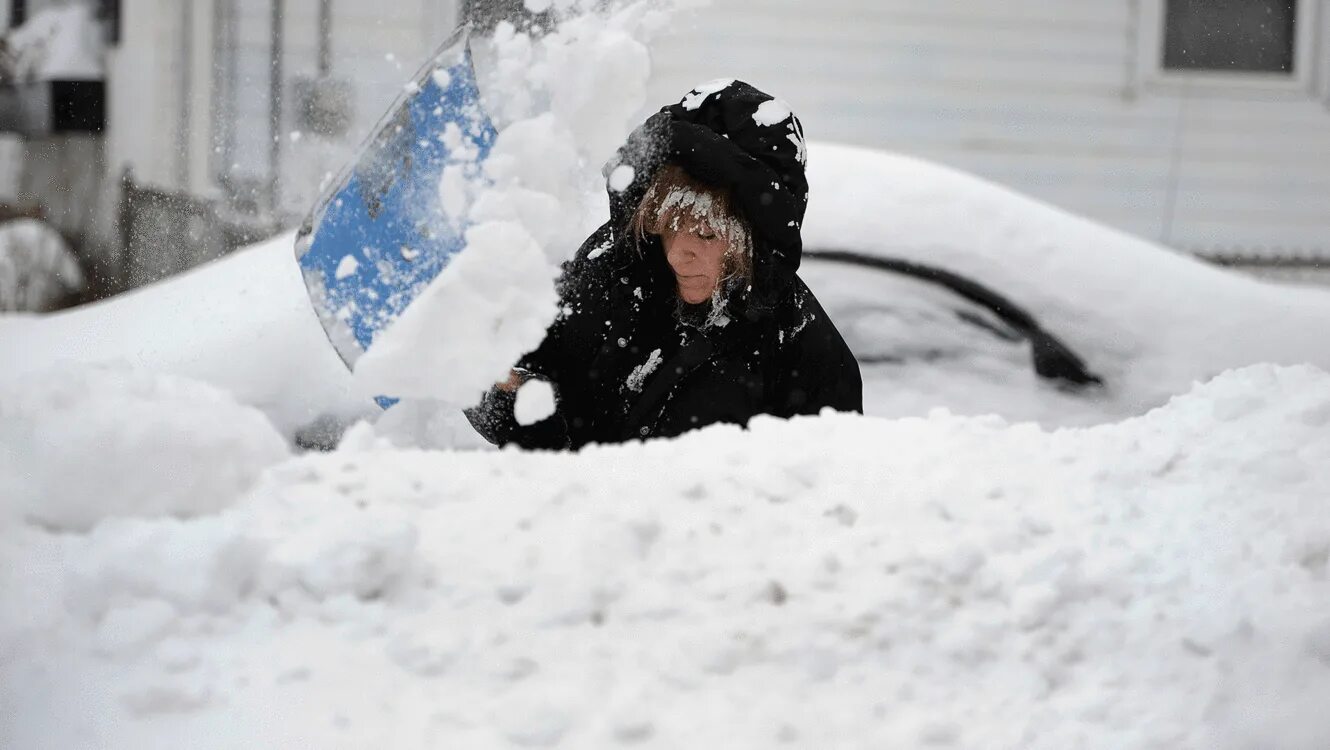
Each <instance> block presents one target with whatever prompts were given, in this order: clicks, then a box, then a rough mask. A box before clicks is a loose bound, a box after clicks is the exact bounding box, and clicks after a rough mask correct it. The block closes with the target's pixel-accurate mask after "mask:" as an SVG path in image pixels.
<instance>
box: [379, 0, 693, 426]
mask: <svg viewBox="0 0 1330 750" xmlns="http://www.w3.org/2000/svg"><path fill="white" fill-rule="evenodd" d="M675 4H676V3H665V4H648V3H644V2H634V3H629V4H626V5H621V6H619V7H612V8H610V9H607V10H600V9H597V6H600V5H603V3H598V2H591V1H590V0H565V1H564V2H557V3H555V4H554V7H553V9H552V10H553V12H554V13H555V15H556V17H557V18H559V19H560V20H558V21H557V23H555V24H554V25H553V26H552V27H551V28H548V29H542V28H532V29H527V30H519V29H517V28H516V27H515V26H514V25H513V24H512V23H509V22H502V23H500V24H499V26H498V28H497V29H496V31H495V33H494V35H493V37H492V38H490V39H486V40H476V42H475V44H476V59H477V68H478V70H479V75H480V86H481V91H482V93H483V96H484V102H485V106H486V109H487V110H488V111H489V113H490V114H491V115H492V116H493V117H494V119H495V123H496V125H497V126H498V127H499V135H498V138H497V140H496V141H495V145H494V148H493V150H492V152H491V154H490V156H489V157H488V158H487V159H486V161H485V164H484V165H483V174H482V175H481V176H480V177H479V178H475V177H472V176H471V175H472V174H473V173H474V172H475V170H474V164H471V163H468V162H467V161H466V160H465V159H463V160H461V161H458V162H457V163H454V164H450V165H449V166H447V167H446V168H445V170H444V173H443V177H442V179H441V181H440V186H439V200H440V201H441V202H442V203H443V205H444V206H445V208H446V209H447V211H448V213H449V214H450V215H452V216H455V217H459V218H462V217H464V218H465V220H466V221H467V222H468V223H470V224H471V225H472V226H471V228H470V229H469V230H468V231H467V233H466V248H465V249H464V250H463V251H462V253H461V254H460V256H459V257H458V258H456V259H455V260H454V261H453V262H452V263H450V264H449V266H448V267H447V268H445V269H444V271H443V273H441V274H440V275H439V277H438V279H436V280H435V282H434V283H432V284H431V285H430V287H429V288H428V289H426V291H425V292H423V293H422V294H421V296H420V297H419V298H417V299H416V300H415V301H414V302H413V303H412V304H411V306H410V307H408V308H407V310H406V311H405V312H403V314H402V316H401V317H400V318H399V319H398V320H397V322H396V323H394V324H393V325H392V326H391V327H390V328H389V329H388V330H386V331H384V332H383V333H382V334H381V335H380V336H379V337H378V338H376V339H375V342H374V345H373V346H372V347H371V348H370V350H369V351H368V352H367V353H366V354H365V355H364V356H363V357H362V358H361V359H360V360H358V361H357V363H356V381H357V385H358V386H360V387H361V390H362V392H364V393H366V394H381V393H390V394H393V395H395V396H407V397H415V398H439V399H443V400H445V401H450V402H452V403H455V404H471V403H474V402H475V401H476V399H477V398H478V397H479V395H480V394H481V393H482V392H483V391H484V390H485V389H486V388H488V387H489V386H490V385H491V384H493V383H494V382H495V381H498V380H503V379H504V377H505V374H506V373H507V371H508V368H509V367H510V366H511V365H512V363H514V362H515V361H517V359H518V358H519V357H520V356H521V355H522V354H524V353H526V352H527V351H530V350H531V349H533V348H535V346H536V345H537V344H539V343H540V340H541V339H542V338H543V337H544V334H545V329H546V327H547V326H548V325H549V323H550V321H552V320H553V319H554V316H555V314H556V313H557V305H558V299H557V296H556V295H555V292H554V281H555V279H556V278H557V276H558V264H559V263H560V262H562V261H563V260H565V259H567V258H568V257H569V256H571V254H572V253H573V252H574V251H575V250H576V249H577V247H578V246H579V245H580V244H581V242H582V240H583V239H584V238H585V237H586V235H587V234H588V233H589V232H590V231H591V230H592V229H593V228H594V226H595V224H596V223H597V217H599V216H601V215H603V214H604V212H605V206H604V202H605V199H604V194H603V191H602V188H601V186H600V181H599V179H598V170H599V167H600V165H601V164H602V163H603V162H604V161H606V160H607V159H608V158H609V157H610V156H611V155H612V154H613V152H614V149H615V148H617V147H618V146H619V145H620V144H621V143H622V142H623V140H624V138H625V137H626V136H627V135H628V132H629V130H630V129H631V128H632V126H633V125H635V124H636V122H635V120H636V118H637V117H638V116H639V114H640V110H641V109H642V107H643V105H644V104H645V101H644V99H643V90H644V88H645V84H646V81H647V78H648V74H649V71H650V64H649V58H648V53H647V48H646V44H645V39H647V38H649V37H650V36H651V35H653V34H654V33H656V32H657V31H659V30H660V29H661V28H662V27H663V26H664V24H665V22H666V21H667V19H668V18H669V15H670V13H671V12H672V8H673V6H674V5H675ZM651 5H658V6H659V7H651ZM446 135H447V134H445V136H446Z"/></svg>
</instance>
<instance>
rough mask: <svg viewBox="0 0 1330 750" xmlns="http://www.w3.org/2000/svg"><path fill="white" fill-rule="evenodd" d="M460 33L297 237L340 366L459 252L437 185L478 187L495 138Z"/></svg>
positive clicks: (460, 231)
mask: <svg viewBox="0 0 1330 750" xmlns="http://www.w3.org/2000/svg"><path fill="white" fill-rule="evenodd" d="M467 32H468V29H467V28H466V27H463V28H461V29H459V30H458V31H457V32H456V33H455V34H453V35H452V37H450V38H449V39H448V41H447V42H445V43H444V44H443V45H442V46H441V47H440V49H439V51H438V52H437V53H436V54H435V55H434V56H433V57H432V58H431V60H430V62H429V63H427V64H426V65H425V67H424V68H423V69H422V70H421V71H420V73H418V74H417V75H416V77H415V78H414V79H413V81H412V83H410V84H408V86H407V91H406V93H404V94H403V95H402V96H401V97H399V98H398V100H397V101H396V102H395V103H394V104H393V106H392V107H391V108H390V109H389V110H388V113H387V114H386V115H385V116H384V118H383V119H382V120H381V121H380V122H379V125H378V127H377V128H376V129H375V131H374V134H373V135H372V136H370V138H369V140H368V141H367V143H366V145H365V146H364V148H363V149H362V151H361V153H360V156H359V157H358V158H357V159H356V161H355V162H354V163H353V164H351V165H350V166H349V167H348V168H347V169H346V170H345V171H344V172H343V174H342V175H341V177H339V179H338V180H337V182H336V183H334V185H333V186H332V188H331V189H330V190H329V191H328V192H327V194H326V195H325V196H324V197H323V198H322V199H321V200H320V201H319V203H318V204H317V205H316V206H315V207H314V209H313V210H312V211H311V212H310V214H309V216H308V217H307V218H306V220H305V222H304V223H303V225H302V227H301V229H300V231H299V232H298V233H297V236H296V258H297V261H298V263H299V264H300V269H301V272H302V274H303V275H304V279H305V286H306V289H307V290H308V292H309V296H310V301H311V302H312V303H313V305H314V310H315V312H316V313H318V317H319V321H320V322H321V323H322V324H323V329H324V331H325V332H326V333H327V334H328V338H329V340H330V341H331V342H332V344H333V346H334V348H336V349H337V353H338V354H339V355H340V356H341V357H342V360H343V361H344V362H345V363H346V364H347V366H348V367H351V366H353V365H354V364H355V361H356V360H357V359H358V358H359V357H360V355H361V354H363V353H364V352H365V351H366V350H368V349H369V347H370V345H371V344H373V342H374V338H375V337H376V336H377V335H378V334H379V332H380V331H383V330H384V329H386V328H387V327H388V326H389V325H391V324H392V322H393V321H394V320H396V319H397V317H398V316H399V315H401V313H402V311H403V310H405V309H406V307H407V305H409V304H411V301H412V300H414V299H415V298H416V297H417V296H419V294H420V293H421V292H422V291H424V289H425V287H426V286H428V285H429V283H430V282H431V281H432V280H434V278H435V277H436V276H438V275H439V273H440V272H441V271H443V269H444V268H445V267H446V266H447V265H448V263H449V262H450V261H451V260H452V258H453V256H455V255H456V254H457V253H458V252H460V251H461V250H462V248H463V247H464V246H465V239H464V237H465V233H466V229H467V226H468V224H467V220H466V217H465V216H453V215H449V213H448V211H447V210H446V208H445V207H444V205H443V202H442V201H441V200H440V196H439V182H440V179H441V178H442V176H443V170H444V167H445V166H448V165H450V164H451V165H457V167H458V168H459V169H462V170H463V171H464V173H465V174H466V176H467V177H468V178H469V179H479V178H480V176H481V174H482V166H483V164H484V161H485V159H486V158H487V157H488V156H489V153H490V148H491V147H492V146H493V144H494V138H495V135H496V133H495V130H494V125H493V124H492V123H491V122H490V119H489V117H488V115H486V113H485V110H484V108H483V107H482V106H481V103H480V91H479V88H478V87H477V84H476V75H475V69H474V68H473V67H472V64H471V55H470V51H469V48H468V44H467ZM378 400H379V403H380V405H381V406H385V408H386V406H388V405H391V403H392V400H391V399H384V398H380V399H378Z"/></svg>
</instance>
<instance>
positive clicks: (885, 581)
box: [0, 366, 1330, 750]
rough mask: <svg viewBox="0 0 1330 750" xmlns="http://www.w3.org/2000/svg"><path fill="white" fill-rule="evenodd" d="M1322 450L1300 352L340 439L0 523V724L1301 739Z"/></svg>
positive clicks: (325, 732)
mask: <svg viewBox="0 0 1330 750" xmlns="http://www.w3.org/2000/svg"><path fill="white" fill-rule="evenodd" d="M810 447H811V448H810ZM228 458H229V456H228V455H226V454H225V453H222V452H219V453H218V455H214V456H211V457H210V459H209V460H210V461H213V462H225V461H227V460H228ZM159 460H160V457H159V456H157V455H146V454H145V455H142V456H140V457H139V460H138V461H137V462H133V461H130V460H126V462H125V466H124V467H123V470H124V471H126V472H139V471H145V470H147V471H163V470H168V467H165V466H161V465H160V464H159ZM1327 466H1330V375H1327V374H1326V373H1324V372H1322V371H1318V370H1316V369H1313V368H1307V367H1303V368H1292V369H1279V368H1275V367H1270V366H1262V367H1254V368H1249V369H1246V370H1241V371H1236V372H1232V373H1229V374H1226V375H1224V376H1222V377H1220V378H1218V379H1216V380H1215V381H1213V382H1211V383H1209V384H1207V385H1205V386H1202V387H1199V388H1197V389H1196V390H1194V391H1193V392H1192V393H1190V394H1189V395H1186V396H1183V397H1179V398H1177V399H1174V400H1173V402H1172V403H1170V404H1168V405H1167V406H1165V407H1163V408H1161V409H1158V410H1156V411H1154V412H1151V413H1150V414H1147V415H1145V416H1143V417H1139V418H1135V419H1131V420H1128V421H1126V422H1122V423H1119V424H1112V425H1104V426H1101V427H1096V428H1091V429H1077V430H1064V431H1058V432H1045V431H1042V430H1040V429H1039V428H1037V427H1035V426H1033V425H1029V424H1019V425H1010V424H1007V423H1005V422H1003V421H1002V420H1000V419H997V418H960V417H954V416H951V415H948V414H946V413H941V412H939V413H935V414H933V415H931V416H930V417H928V418H927V419H903V420H895V421H885V420H878V419H872V418H862V417H854V416H849V415H833V416H828V417H822V418H805V419H796V420H794V421H791V422H780V421H777V420H770V419H760V420H758V421H757V422H755V423H754V425H753V426H752V429H751V430H750V431H746V432H745V431H741V430H739V429H737V428H734V427H730V426H716V427H712V428H708V429H706V430H703V431H700V432H696V433H691V434H689V435H687V436H684V437H683V438H681V439H677V440H673V441H661V442H655V443H650V444H632V445H623V446H614V447H608V448H603V449H595V448H593V449H589V450H586V451H584V452H582V453H581V454H578V455H561V454H560V455H555V454H521V453H513V452H503V453H472V454H462V453H427V452H419V451H397V450H391V449H388V448H387V447H385V446H383V445H381V444H378V443H377V442H375V441H374V440H373V439H372V437H371V436H369V435H368V434H365V433H363V432H360V431H358V432H357V434H356V435H354V436H352V437H351V439H350V440H349V441H348V443H347V445H346V446H345V448H344V449H343V450H341V451H339V452H336V453H333V454H326V455H308V456H304V457H301V458H297V459H292V460H289V461H286V462H285V463H282V464H280V465H278V466H277V467H275V468H274V469H272V470H270V471H269V472H268V473H267V474H266V477H265V478H264V479H263V480H262V482H261V484H260V486H259V487H257V488H256V489H255V490H254V491H252V492H251V493H249V494H248V495H247V496H246V497H244V498H243V499H239V500H238V501H237V502H236V503H235V504H234V505H233V506H232V507H230V508H229V509H227V510H224V511H222V512H217V513H212V514H205V515H202V516H199V517H195V518H191V519H187V520H176V519H140V520H134V519H110V520H106V521H104V522H102V523H101V524H100V525H98V526H96V527H95V528H93V530H92V531H91V532H89V533H74V534H54V533H49V532H46V531H42V530H40V529H37V528H34V527H31V526H26V525H23V524H19V525H13V524H8V525H0V592H3V597H4V601H3V602H0V644H3V645H2V646H0V649H2V650H0V716H4V717H6V720H5V721H3V722H0V745H3V746H5V747H74V746H82V747H89V746H96V747H149V746H172V745H175V746H178V745H179V744H180V742H181V740H180V738H182V737H185V738H188V743H187V744H189V745H190V746H191V747H199V748H207V747H218V748H223V747H224V748H233V747H296V746H302V747H385V746H392V747H401V748H413V747H422V748H423V747H438V746H451V747H532V746H536V747H554V746H560V747H611V746H615V747H617V746H620V745H623V744H630V743H637V744H641V745H643V746H648V747H662V748H665V747H740V746H742V747H771V746H778V745H781V744H786V745H790V746H794V747H809V746H819V747H921V746H929V747H951V748H970V747H1021V748H1036V749H1037V748H1049V749H1050V750H1062V749H1063V748H1068V747H1079V748H1091V749H1093V748H1106V749H1108V748H1112V749H1113V750H1117V749H1119V748H1144V747H1171V748H1197V749H1200V748H1205V749H1206V750H1211V749H1217V750H1230V749H1231V750H1239V749H1240V748H1251V747H1282V748H1293V749H1298V750H1314V749H1319V748H1324V747H1327V746H1330V724H1327V723H1326V722H1325V720H1324V699H1325V696H1326V695H1330V587H1328V585H1327V567H1326V559H1327V551H1328V550H1330V507H1328V506H1327V505H1326V504H1325V502H1324V498H1325V497H1327V496H1328V495H1330V470H1327V469H1326V467H1327ZM169 470H171V471H177V472H179V471H184V472H188V471H191V470H202V469H201V467H200V466H199V465H197V464H193V463H187V464H184V465H174V466H171V467H169Z"/></svg>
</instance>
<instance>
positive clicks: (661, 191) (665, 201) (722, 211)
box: [629, 164, 753, 284]
mask: <svg viewBox="0 0 1330 750" xmlns="http://www.w3.org/2000/svg"><path fill="white" fill-rule="evenodd" d="M694 225H695V226H697V227H699V228H701V227H705V228H707V229H710V230H711V231H712V232H715V233H716V234H717V235H718V236H720V237H722V238H724V239H725V240H726V241H727V243H728V247H727V248H726V250H725V270H724V275H723V276H722V277H721V283H722V284H724V283H725V282H727V281H731V280H735V279H743V280H751V278H752V273H753V236H752V232H751V231H750V230H749V228H748V222H746V221H744V219H743V217H742V216H740V215H739V212H738V211H737V210H735V208H734V205H733V203H732V201H731V200H730V194H729V191H726V190H722V189H720V188H716V187H713V186H711V185H707V184H705V183H703V182H699V181H698V180H696V179H694V178H693V177H691V176H690V175H689V174H688V173H687V172H685V171H684V170H683V168H682V167H679V166H677V165H674V164H667V165H665V166H663V167H661V168H660V169H659V170H657V171H656V175H655V176H654V177H653V178H652V179H651V185H650V186H648V187H647V191H646V194H645V195H643V196H642V202H641V203H640V204H638V206H637V211H636V212H634V213H633V218H632V220H631V221H630V222H629V227H630V228H631V229H632V232H633V234H634V235H635V236H636V237H637V238H638V240H645V239H646V237H647V235H648V234H661V233H663V232H664V231H665V230H666V229H670V230H673V231H684V230H688V229H691V228H692V227H693V226H694Z"/></svg>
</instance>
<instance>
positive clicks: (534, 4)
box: [523, 0, 551, 13]
mask: <svg viewBox="0 0 1330 750" xmlns="http://www.w3.org/2000/svg"><path fill="white" fill-rule="evenodd" d="M550 2H551V0H525V2H524V3H523V5H524V6H525V7H526V9H527V11H528V12H530V13H544V12H545V11H547V10H549V9H550Z"/></svg>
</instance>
